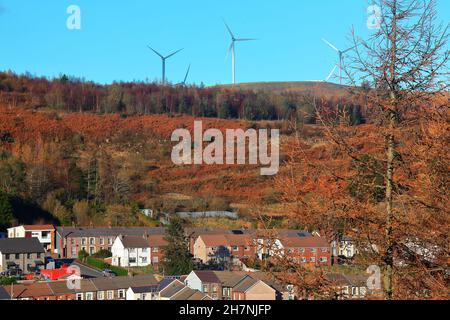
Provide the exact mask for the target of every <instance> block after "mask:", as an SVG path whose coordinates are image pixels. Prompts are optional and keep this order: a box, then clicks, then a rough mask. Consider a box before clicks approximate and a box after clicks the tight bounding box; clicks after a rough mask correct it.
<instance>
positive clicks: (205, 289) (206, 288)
mask: <svg viewBox="0 0 450 320" xmlns="http://www.w3.org/2000/svg"><path fill="white" fill-rule="evenodd" d="M203 292H205V293H206V292H208V286H207V285H206V284H204V285H203Z"/></svg>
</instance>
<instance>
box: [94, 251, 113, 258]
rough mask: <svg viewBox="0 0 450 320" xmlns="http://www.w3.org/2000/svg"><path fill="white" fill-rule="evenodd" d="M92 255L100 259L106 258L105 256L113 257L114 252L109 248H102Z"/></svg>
mask: <svg viewBox="0 0 450 320" xmlns="http://www.w3.org/2000/svg"><path fill="white" fill-rule="evenodd" d="M92 257H94V258H99V259H105V258H110V257H112V253H111V251H109V250H105V249H102V250H99V251H97V252H96V253H94V254H93V255H92Z"/></svg>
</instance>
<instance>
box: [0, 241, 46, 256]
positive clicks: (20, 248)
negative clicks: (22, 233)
mask: <svg viewBox="0 0 450 320" xmlns="http://www.w3.org/2000/svg"><path fill="white" fill-rule="evenodd" d="M0 252H1V253H2V254H14V253H44V252H45V250H44V247H43V246H42V244H41V243H40V242H39V240H38V239H37V238H4V239H0Z"/></svg>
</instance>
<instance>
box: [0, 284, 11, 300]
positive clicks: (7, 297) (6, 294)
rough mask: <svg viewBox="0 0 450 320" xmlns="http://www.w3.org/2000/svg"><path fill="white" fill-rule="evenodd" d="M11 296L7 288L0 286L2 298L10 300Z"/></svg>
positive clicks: (0, 298) (0, 296)
mask: <svg viewBox="0 0 450 320" xmlns="http://www.w3.org/2000/svg"><path fill="white" fill-rule="evenodd" d="M10 299H11V296H10V295H9V293H8V291H6V289H5V288H3V287H0V300H10Z"/></svg>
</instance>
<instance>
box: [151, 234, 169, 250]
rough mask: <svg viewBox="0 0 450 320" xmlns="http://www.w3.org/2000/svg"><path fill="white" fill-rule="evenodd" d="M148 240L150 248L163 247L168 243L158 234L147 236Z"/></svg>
mask: <svg viewBox="0 0 450 320" xmlns="http://www.w3.org/2000/svg"><path fill="white" fill-rule="evenodd" d="M148 242H149V243H150V247H152V248H153V247H165V246H167V244H168V242H167V240H166V239H165V236H164V235H160V234H154V235H151V236H148Z"/></svg>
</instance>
